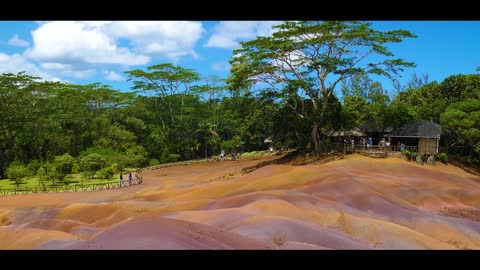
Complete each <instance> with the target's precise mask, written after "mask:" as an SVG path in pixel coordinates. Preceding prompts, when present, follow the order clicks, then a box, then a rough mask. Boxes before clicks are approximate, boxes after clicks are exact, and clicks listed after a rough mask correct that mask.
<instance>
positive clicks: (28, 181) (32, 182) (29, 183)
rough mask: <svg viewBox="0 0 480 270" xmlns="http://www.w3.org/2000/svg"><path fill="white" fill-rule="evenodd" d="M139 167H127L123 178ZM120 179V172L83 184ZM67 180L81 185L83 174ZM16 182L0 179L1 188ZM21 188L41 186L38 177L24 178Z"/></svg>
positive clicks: (66, 180) (110, 181)
mask: <svg viewBox="0 0 480 270" xmlns="http://www.w3.org/2000/svg"><path fill="white" fill-rule="evenodd" d="M136 169H137V168H125V170H123V171H124V173H123V180H128V172H134V171H135V170H136ZM118 181H120V173H116V174H114V175H113V177H112V178H111V179H100V178H96V179H84V181H83V184H85V185H88V184H104V183H112V182H118ZM65 182H68V185H70V186H72V185H75V184H77V185H80V184H82V175H81V174H80V173H76V174H70V175H68V176H67V177H66V178H65ZM47 186H52V183H51V182H49V183H48V184H47ZM16 187H17V186H16V185H15V182H13V181H10V179H1V180H0V189H10V188H16ZM19 187H20V188H35V187H41V186H40V184H39V183H38V180H37V177H27V178H25V179H24V180H23V183H22V184H20V185H19Z"/></svg>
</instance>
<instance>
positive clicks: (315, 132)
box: [312, 122, 321, 153]
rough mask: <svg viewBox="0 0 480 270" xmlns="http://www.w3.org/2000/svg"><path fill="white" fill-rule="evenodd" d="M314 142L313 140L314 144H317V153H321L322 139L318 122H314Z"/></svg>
mask: <svg viewBox="0 0 480 270" xmlns="http://www.w3.org/2000/svg"><path fill="white" fill-rule="evenodd" d="M312 142H313V145H314V146H315V153H320V151H321V149H320V139H319V134H318V122H314V123H313V127H312Z"/></svg>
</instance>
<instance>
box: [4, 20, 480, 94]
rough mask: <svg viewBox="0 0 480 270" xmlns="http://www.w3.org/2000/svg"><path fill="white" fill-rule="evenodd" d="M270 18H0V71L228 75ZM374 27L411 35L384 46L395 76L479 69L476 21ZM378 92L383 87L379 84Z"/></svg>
mask: <svg viewBox="0 0 480 270" xmlns="http://www.w3.org/2000/svg"><path fill="white" fill-rule="evenodd" d="M277 23H279V22H270V21H240V22H237V21H190V22H181V21H173V22H172V21H171V22H166V21H157V22H147V21H135V22H122V21H114V22H109V21H100V22H94V21H87V22H77V21H75V22H71V21H52V22H32V21H14V22H9V21H1V22H0V73H4V72H12V73H16V72H19V71H27V73H29V74H31V75H36V76H41V77H43V78H45V79H47V80H61V81H67V82H72V83H82V84H86V83H93V82H102V83H105V84H109V85H111V86H112V87H113V88H115V89H119V90H122V91H129V90H130V87H131V84H130V83H129V82H127V81H126V76H125V74H124V73H123V72H124V71H126V70H131V69H137V68H144V67H146V66H149V65H153V64H159V63H166V62H172V63H174V64H178V65H181V66H183V67H186V68H192V69H195V70H196V71H198V72H199V73H200V74H202V75H205V76H207V75H217V76H220V77H226V76H227V75H228V68H229V66H228V60H229V59H230V57H231V56H232V50H233V49H234V48H236V46H238V42H239V41H243V40H248V39H253V38H255V37H256V36H257V35H269V34H271V32H272V31H271V27H272V26H273V25H275V24H277ZM373 27H374V28H376V29H379V30H393V29H406V30H410V31H411V32H413V33H414V34H416V35H418V38H415V39H408V40H406V41H405V42H403V43H400V44H393V45H391V46H390V48H391V50H392V51H393V52H394V53H395V55H396V56H398V57H401V58H404V59H406V60H408V61H413V62H415V63H416V64H417V67H416V68H414V69H408V70H407V71H406V72H404V73H403V77H402V78H399V79H400V81H402V82H406V81H408V79H409V78H410V76H411V74H412V73H413V72H416V73H417V74H423V73H428V75H429V80H430V81H438V82H440V81H442V80H443V79H444V78H446V77H448V76H450V75H453V74H470V73H475V72H476V71H475V69H476V67H478V66H480V21H375V22H373ZM380 81H381V82H382V84H383V85H384V88H386V89H387V90H389V89H390V88H391V84H390V82H389V81H388V80H387V79H380Z"/></svg>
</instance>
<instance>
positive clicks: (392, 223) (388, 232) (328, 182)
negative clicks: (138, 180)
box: [0, 155, 480, 249]
mask: <svg viewBox="0 0 480 270" xmlns="http://www.w3.org/2000/svg"><path fill="white" fill-rule="evenodd" d="M267 159H273V157H270V158H267ZM265 160H266V159H265V158H264V159H261V160H241V161H225V162H212V163H205V164H193V165H188V166H179V167H169V168H163V169H159V170H155V171H148V172H144V173H143V179H144V184H142V185H137V186H132V187H127V188H121V189H116V190H107V191H94V192H77V193H57V194H37V195H17V196H7V197H0V249H480V222H479V220H480V177H478V176H474V175H471V174H468V173H466V172H464V171H462V170H461V169H459V168H457V167H455V166H452V165H443V164H437V165H436V166H430V165H419V164H416V163H409V162H406V161H404V160H401V159H399V158H388V159H372V158H368V157H363V156H358V155H352V156H348V157H347V158H346V159H342V160H336V161H332V162H329V163H325V164H322V165H304V166H290V165H269V166H265V167H263V168H260V169H257V170H254V171H252V172H250V173H248V174H243V175H242V174H241V171H242V169H243V168H246V167H251V166H254V165H255V164H257V163H259V162H262V161H265Z"/></svg>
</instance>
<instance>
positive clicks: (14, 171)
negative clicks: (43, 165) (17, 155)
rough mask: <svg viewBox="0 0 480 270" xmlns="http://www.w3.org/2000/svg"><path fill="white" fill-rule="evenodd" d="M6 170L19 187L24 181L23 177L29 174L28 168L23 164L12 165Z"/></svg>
mask: <svg viewBox="0 0 480 270" xmlns="http://www.w3.org/2000/svg"><path fill="white" fill-rule="evenodd" d="M5 172H6V174H7V177H8V178H10V180H11V181H14V182H15V185H17V188H18V186H19V185H20V184H21V183H22V181H23V179H24V178H25V177H27V176H28V170H27V168H26V167H25V166H23V165H10V166H9V167H8V168H7V170H6V171H5Z"/></svg>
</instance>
